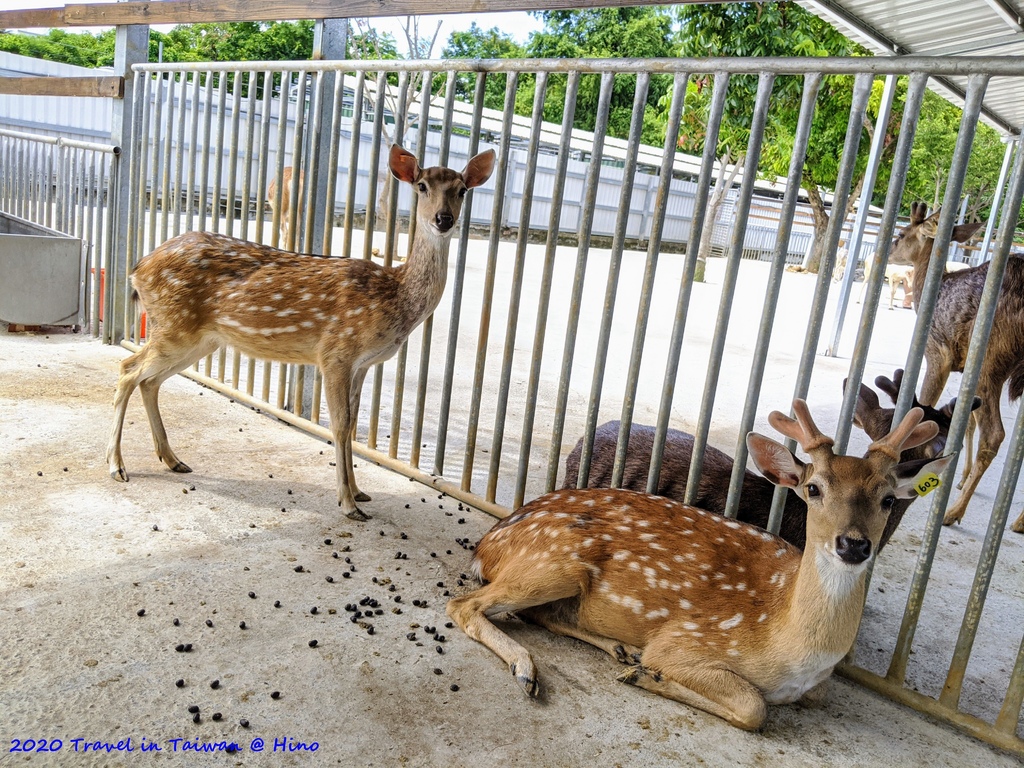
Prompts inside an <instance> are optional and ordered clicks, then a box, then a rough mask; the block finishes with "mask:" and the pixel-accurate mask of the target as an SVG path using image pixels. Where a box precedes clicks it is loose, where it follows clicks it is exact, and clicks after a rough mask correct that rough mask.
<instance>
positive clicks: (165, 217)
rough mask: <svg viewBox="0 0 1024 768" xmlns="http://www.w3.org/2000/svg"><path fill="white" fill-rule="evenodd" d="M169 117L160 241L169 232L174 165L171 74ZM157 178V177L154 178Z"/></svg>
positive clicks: (165, 133) (163, 165)
mask: <svg viewBox="0 0 1024 768" xmlns="http://www.w3.org/2000/svg"><path fill="white" fill-rule="evenodd" d="M166 93H167V117H166V123H165V124H164V159H163V163H162V164H161V168H160V171H161V174H160V175H161V184H160V242H164V241H165V240H167V232H168V225H169V223H170V222H169V217H170V208H171V174H172V171H173V167H172V165H171V162H172V157H171V151H172V149H173V148H174V124H175V123H174V116H175V109H174V76H173V74H171V75H170V77H169V79H168V81H167V89H166ZM180 111H181V112H184V111H185V109H184V105H182V109H181V110H180ZM154 180H155V178H154Z"/></svg>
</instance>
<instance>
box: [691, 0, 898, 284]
mask: <svg viewBox="0 0 1024 768" xmlns="http://www.w3.org/2000/svg"><path fill="white" fill-rule="evenodd" d="M677 14H678V18H679V21H680V24H681V33H680V49H681V53H682V55H684V56H695V57H696V56H848V55H852V54H855V53H863V51H862V49H860V48H859V47H858V46H856V45H855V44H854V43H852V42H851V41H850V40H848V39H847V38H845V37H844V36H843V35H841V34H839V32H837V31H836V30H835V29H834V28H833V27H832V26H831V25H829V24H828V23H827V22H825V21H823V20H822V19H819V18H818V17H817V16H814V15H812V14H810V13H808V12H807V11H805V10H803V9H802V8H801V7H800V6H798V5H796V4H794V3H731V4H723V5H685V6H679V7H678V8H677ZM802 83H803V78H801V77H796V76H780V77H778V78H776V81H775V85H774V88H773V91H772V101H771V112H770V114H769V117H768V125H767V129H766V135H765V140H764V149H763V151H762V156H761V158H760V159H759V160H760V171H761V172H762V173H764V174H767V175H769V176H771V177H774V176H779V175H782V176H784V175H786V173H787V172H788V166H789V160H790V156H791V147H792V144H793V138H792V137H793V134H794V132H795V127H796V120H797V116H798V114H799V108H800V94H801V90H802ZM710 86H711V83H710V78H707V77H698V78H697V79H696V81H695V84H694V87H693V88H691V89H690V91H689V93H688V107H689V108H688V109H687V110H686V111H685V113H684V131H683V133H684V136H685V137H686V138H685V139H684V141H683V147H684V148H685V149H687V150H690V151H694V152H696V151H700V150H702V149H703V144H704V138H705V137H704V131H703V124H705V122H706V115H707V104H708V103H709V102H710V98H711V93H712V89H711V87H710ZM851 86H852V79H851V78H841V77H829V78H826V79H825V81H824V82H823V83H822V87H821V92H820V95H819V97H818V110H817V112H816V116H815V122H814V126H813V128H812V138H811V146H810V147H809V148H808V153H807V160H806V163H805V165H804V187H805V189H807V191H808V194H809V197H810V204H811V207H812V209H813V211H814V224H815V245H814V250H813V253H812V260H811V267H812V268H813V269H816V268H817V263H818V261H819V260H820V258H821V250H822V248H823V245H824V239H823V237H822V235H823V234H824V232H825V230H826V228H827V227H828V221H829V211H828V209H827V207H826V206H825V204H824V201H823V196H824V195H823V189H822V187H827V186H828V185H829V184H834V183H835V176H836V172H837V170H838V167H839V166H838V159H839V156H840V154H841V150H842V146H843V139H844V136H845V129H846V121H847V115H848V113H849V105H850V101H851ZM756 91H757V78H756V77H755V76H752V75H743V76H734V77H732V78H731V79H730V82H729V91H728V97H727V99H726V109H725V116H724V118H723V121H722V127H721V131H720V134H719V137H718V153H719V159H720V162H722V164H723V165H727V164H729V163H734V164H740V163H742V162H743V161H744V159H745V153H746V147H747V144H748V141H749V137H750V124H751V118H752V115H753V113H754V100H755V95H756ZM844 110H845V111H844ZM895 122H896V121H890V123H891V124H892V123H895ZM868 136H869V133H868V131H865V137H864V141H869V139H868ZM860 175H861V176H862V175H863V169H861V170H860ZM720 181H722V179H720ZM729 186H731V184H730V183H728V182H726V185H725V187H724V188H723V187H721V186H720V185H719V184H716V189H715V191H714V193H713V195H712V198H711V200H710V201H709V207H708V215H707V216H708V217H707V225H706V226H705V232H704V237H703V238H702V241H701V244H700V249H699V256H700V266H699V267H698V269H699V272H698V277H700V275H701V273H702V271H703V270H702V266H703V261H704V259H705V258H706V256H707V255H708V253H709V252H710V235H711V233H712V231H713V225H714V223H715V222H716V221H717V218H718V214H719V212H720V206H721V203H722V202H723V201H724V193H725V192H726V191H727V189H728V187H729ZM843 214H845V211H844V212H843Z"/></svg>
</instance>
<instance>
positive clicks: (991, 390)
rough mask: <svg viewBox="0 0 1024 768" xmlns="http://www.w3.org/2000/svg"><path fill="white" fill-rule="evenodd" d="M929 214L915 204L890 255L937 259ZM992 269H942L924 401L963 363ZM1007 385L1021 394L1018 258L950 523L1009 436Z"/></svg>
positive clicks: (958, 235) (998, 317)
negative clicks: (1004, 409)
mask: <svg viewBox="0 0 1024 768" xmlns="http://www.w3.org/2000/svg"><path fill="white" fill-rule="evenodd" d="M927 213H928V208H927V206H926V205H924V204H923V203H921V204H916V203H915V204H914V205H913V206H912V207H911V220H910V224H909V225H908V226H907V227H905V228H904V229H903V230H902V231H901V232H900V234H899V236H898V237H897V239H896V241H895V243H894V244H893V249H892V256H891V257H890V258H898V259H900V260H901V261H902V260H907V261H910V262H911V263H913V264H914V268H915V271H916V272H917V273H918V274H919V275H924V273H925V270H926V269H927V268H928V262H929V260H930V259H931V258H932V249H933V246H934V244H935V235H936V232H937V230H938V225H939V213H940V212H939V211H935V212H934V213H933V214H932V215H931V216H927ZM981 226H982V225H981V224H960V225H957V226H956V227H954V229H953V238H952V239H953V240H955V241H957V242H964V241H966V240H967V239H968V238H970V236H971V235H973V234H974V233H975V232H976V231H977V230H978V229H979V228H980V227H981ZM942 257H943V258H944V255H943V256H942ZM936 258H938V256H937V257H936ZM988 268H989V265H988V262H985V263H984V264H981V265H979V266H977V267H973V268H971V269H964V270H960V271H957V272H947V273H945V274H943V276H942V284H941V285H940V286H939V293H938V297H937V298H936V300H935V311H934V313H933V315H932V323H931V328H930V329H929V331H928V340H927V342H926V343H925V351H924V357H925V362H926V371H925V376H924V381H923V382H922V383H921V402H923V403H928V404H934V403H935V402H936V401H937V400H938V399H939V396H940V395H941V394H942V390H943V389H944V388H945V386H946V381H947V380H948V379H949V374H950V373H952V372H953V371H957V372H962V371H963V369H964V364H965V363H966V361H967V351H968V347H969V346H970V341H971V334H972V333H973V331H974V321H975V318H976V317H977V315H978V305H979V303H980V302H981V294H982V292H983V291H984V289H985V280H986V278H987V277H988ZM921 283H922V281H921V280H918V281H916V282H915V285H914V306H915V307H917V305H918V303H919V301H920V296H921V290H922V288H921ZM1006 384H1008V385H1009V396H1010V400H1011V401H1013V400H1018V399H1020V396H1021V394H1024V259H1018V258H1011V259H1010V260H1009V261H1008V262H1007V264H1006V272H1005V274H1004V276H1003V285H1002V288H1001V290H1000V292H999V301H998V303H997V305H996V314H995V319H994V321H993V324H992V334H991V336H990V337H989V341H988V345H987V346H986V348H985V357H984V359H983V360H982V363H981V374H980V377H979V379H978V395H979V396H980V397H981V401H982V404H981V407H980V408H979V409H978V410H977V411H975V412H974V413H973V422H974V424H973V425H971V424H970V423H969V428H968V433H967V435H966V438H965V442H966V444H967V445H968V451H966V453H967V457H966V461H965V467H964V479H963V480H962V481H961V487H962V489H963V490H962V492H961V494H960V496H959V497H958V498H957V500H956V501H955V502H954V503H953V505H952V506H951V507H950V508H949V509H948V510H947V511H946V516H945V517H944V518H943V521H942V522H943V524H944V525H953V524H954V523H958V522H960V521H961V520H962V519H963V517H964V513H965V512H966V511H967V505H968V504H969V503H970V501H971V496H972V495H973V494H974V491H975V490H976V489H977V487H978V483H979V482H980V481H981V478H982V476H983V475H984V474H985V470H987V469H988V467H989V465H990V464H991V463H992V461H993V459H995V457H996V454H997V453H998V452H999V446H1000V445H1001V444H1002V442H1003V438H1004V437H1006V430H1005V429H1004V427H1003V418H1002V414H1001V413H1000V408H999V401H1000V397H1001V395H1002V391H1003V386H1004V385H1006ZM972 426H975V427H976V428H977V431H978V450H977V455H976V456H975V457H974V459H973V461H972V457H971V455H970V446H971V443H972V442H973V432H974V429H973V428H971V427H972ZM1011 529H1012V530H1013V531H1015V532H1016V533H1024V512H1022V513H1021V515H1020V516H1019V517H1018V518H1017V520H1016V521H1015V522H1014V523H1013V524H1012V526H1011Z"/></svg>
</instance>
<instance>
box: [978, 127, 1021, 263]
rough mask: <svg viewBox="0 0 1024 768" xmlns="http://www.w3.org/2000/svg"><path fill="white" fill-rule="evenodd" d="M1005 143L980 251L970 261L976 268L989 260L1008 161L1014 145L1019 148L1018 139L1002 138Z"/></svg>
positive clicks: (1008, 168)
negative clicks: (989, 249)
mask: <svg viewBox="0 0 1024 768" xmlns="http://www.w3.org/2000/svg"><path fill="white" fill-rule="evenodd" d="M1004 141H1005V142H1006V151H1005V152H1003V164H1002V165H1001V166H1000V168H999V181H997V182H996V189H995V192H994V193H993V195H992V209H991V211H990V212H989V214H988V222H987V223H986V224H985V237H984V239H982V241H981V250H980V251H978V255H977V256H976V257H975V258H974V259H972V264H973V265H974V266H977V265H978V264H980V263H981V262H983V261H988V260H989V255H988V248H989V245H991V243H992V230H993V228H994V227H995V223H996V218H997V217H998V216H999V207H1000V204H1001V203H1002V198H1003V190H1004V189H1005V188H1006V175H1007V173H1009V171H1010V159H1011V158H1012V157H1013V147H1014V144H1016V145H1017V147H1018V149H1019V147H1020V139H1017V141H1013V140H1012V139H1009V138H1004Z"/></svg>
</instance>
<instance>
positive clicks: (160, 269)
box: [107, 145, 494, 520]
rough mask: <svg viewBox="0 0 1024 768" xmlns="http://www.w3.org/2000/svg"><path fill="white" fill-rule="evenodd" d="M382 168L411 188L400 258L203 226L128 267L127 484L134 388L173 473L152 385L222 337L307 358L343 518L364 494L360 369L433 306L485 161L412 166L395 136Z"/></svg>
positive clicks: (117, 436)
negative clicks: (311, 249)
mask: <svg viewBox="0 0 1024 768" xmlns="http://www.w3.org/2000/svg"><path fill="white" fill-rule="evenodd" d="M389 166H390V168H391V172H392V173H393V174H394V176H395V178H397V179H399V180H401V181H405V182H407V183H409V184H412V185H413V187H414V188H415V190H416V194H417V195H418V199H419V204H418V207H417V212H416V216H417V227H416V237H415V240H414V242H413V246H412V252H411V254H410V255H409V258H408V260H407V262H406V263H405V264H402V265H401V266H398V267H383V266H380V265H378V264H376V263H374V262H371V261H364V260H362V259H327V258H319V257H314V256H300V255H297V254H293V253H287V252H284V251H281V250H278V249H276V248H271V247H269V246H266V245H259V244H256V243H250V242H246V241H244V240H236V239H234V238H231V237H226V236H224V235H216V234H211V233H208V232H188V233H185V234H183V235H180V236H178V237H175V238H173V239H171V240H168V241H167V242H166V243H164V244H163V245H161V246H160V247H159V248H157V249H156V250H155V251H153V253H151V254H150V255H149V256H147V257H146V258H144V259H142V261H140V262H139V264H138V266H137V267H136V268H135V271H134V272H133V274H132V285H133V286H134V288H135V291H136V293H137V296H138V299H139V300H140V301H141V302H142V304H143V305H144V306H145V308H146V311H147V312H148V313H149V318H150V324H151V328H152V331H151V333H150V337H149V341H148V343H147V344H146V345H145V346H144V347H143V348H142V349H141V350H139V351H138V352H136V353H135V354H133V355H131V356H130V357H128V358H126V359H125V360H123V361H122V362H121V375H120V378H119V379H118V382H117V393H116V395H115V397H114V409H115V416H114V425H113V429H112V431H111V434H110V442H109V443H108V445H107V463H108V464H109V467H110V474H111V475H112V476H113V477H114V479H115V480H121V481H127V480H128V473H127V471H126V470H125V465H124V460H123V458H122V457H121V430H122V427H123V425H124V417H125V411H126V410H127V407H128V399H129V397H131V394H132V392H133V391H134V389H135V387H136V386H138V387H139V388H140V389H141V390H142V400H143V403H144V404H145V407H146V414H147V415H148V417H149V423H150V427H151V428H152V431H153V441H154V443H155V445H156V453H157V456H158V457H159V458H160V460H161V461H163V462H164V463H165V464H166V465H167V466H168V467H170V468H171V469H172V470H173V471H175V472H191V470H190V469H189V467H188V466H186V465H185V464H184V463H183V462H182V461H181V460H180V459H179V458H178V457H177V456H176V455H175V454H174V451H172V450H171V447H170V445H168V443H167V433H166V432H165V430H164V426H163V422H162V420H161V418H160V411H159V409H158V407H157V394H158V392H159V389H160V385H161V384H162V383H163V382H164V381H165V380H166V379H167V378H169V377H170V376H173V375H174V374H175V373H177V372H179V371H181V370H183V369H185V368H187V367H188V366H189V365H191V364H192V363H194V362H196V361H197V360H199V359H201V358H202V357H204V356H206V355H208V354H210V353H211V352H213V351H214V350H215V349H217V348H218V347H219V346H221V345H231V346H232V347H234V348H235V349H237V350H239V351H241V352H243V353H245V354H247V355H250V356H252V357H255V358H265V359H269V360H278V361H281V362H285V363H301V364H316V365H318V366H320V370H321V372H322V374H323V391H324V396H325V398H326V400H327V407H328V410H329V411H330V416H331V430H332V432H333V434H334V446H335V454H336V458H337V462H336V464H337V478H338V505H339V506H340V507H341V508H342V510H343V511H344V513H345V514H346V515H347V516H348V517H350V518H352V519H353V520H366V519H368V518H367V516H366V515H365V514H363V512H362V511H361V510H360V509H359V507H358V506H356V502H357V501H368V500H369V498H370V497H369V496H367V495H366V494H364V493H362V492H361V491H360V490H359V488H358V486H357V485H356V481H355V476H354V475H353V472H352V442H351V439H350V437H351V434H352V429H353V426H354V424H355V419H356V417H357V416H358V411H359V395H360V392H361V390H362V386H363V378H364V376H365V375H366V371H367V369H368V368H369V367H370V366H372V365H376V364H377V363H382V362H384V361H385V360H387V359H388V358H390V357H391V356H393V355H394V354H395V353H396V352H397V351H398V349H399V348H400V347H401V346H402V344H403V342H404V341H405V340H406V339H407V338H408V336H409V334H410V333H411V332H412V330H413V329H414V328H415V327H416V326H417V325H419V324H420V323H421V322H422V321H423V320H424V318H426V317H427V316H428V315H429V314H430V313H431V312H433V311H434V308H435V307H437V304H438V302H439V301H440V300H441V295H442V293H443V292H444V286H445V281H446V279H447V277H448V248H449V245H450V244H451V238H452V234H453V232H454V231H455V230H454V227H455V222H456V220H457V219H458V218H459V213H460V212H461V211H462V203H463V199H464V198H465V195H466V192H467V191H468V190H470V189H472V188H473V187H478V186H480V185H481V184H483V183H484V182H485V181H487V179H488V178H489V177H490V175H491V170H492V169H493V167H494V152H493V151H492V150H488V151H486V152H483V153H481V154H479V155H477V156H476V157H474V158H473V159H471V160H470V161H469V164H468V165H467V166H466V169H465V170H464V171H462V173H458V172H456V171H453V170H450V169H448V168H427V169H420V167H419V165H418V164H417V162H416V158H415V156H413V155H412V154H410V153H408V152H406V151H405V150H404V149H402V148H401V147H399V146H397V145H395V146H392V148H391V155H390V159H389Z"/></svg>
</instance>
